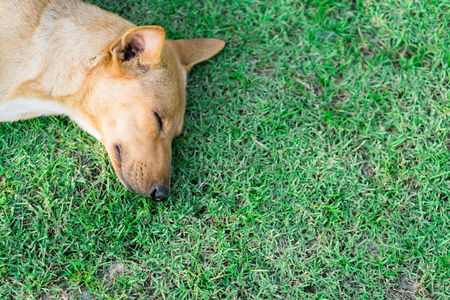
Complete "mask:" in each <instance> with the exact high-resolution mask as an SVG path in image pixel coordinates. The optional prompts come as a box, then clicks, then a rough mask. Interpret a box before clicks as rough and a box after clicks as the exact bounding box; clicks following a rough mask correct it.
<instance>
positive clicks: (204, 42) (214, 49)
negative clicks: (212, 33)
mask: <svg viewBox="0 0 450 300" xmlns="http://www.w3.org/2000/svg"><path fill="white" fill-rule="evenodd" d="M167 42H168V43H170V44H171V46H172V47H173V49H174V50H175V51H176V52H177V54H178V57H179V58H180V62H181V64H182V65H183V66H184V68H185V69H186V71H189V70H191V69H192V67H193V66H194V65H195V64H198V63H199V62H202V61H204V60H207V59H208V58H211V57H212V56H214V55H216V54H217V53H218V52H219V51H220V50H222V49H223V47H224V46H225V43H224V42H223V41H221V40H218V39H193V40H174V41H167Z"/></svg>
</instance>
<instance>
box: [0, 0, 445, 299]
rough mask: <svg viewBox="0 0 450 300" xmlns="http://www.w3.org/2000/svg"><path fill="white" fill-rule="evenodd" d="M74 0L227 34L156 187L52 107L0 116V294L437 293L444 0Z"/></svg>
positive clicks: (194, 80) (191, 97)
mask: <svg viewBox="0 0 450 300" xmlns="http://www.w3.org/2000/svg"><path fill="white" fill-rule="evenodd" d="M91 2H92V3H95V4H97V5H99V6H101V7H102V8H104V9H106V10H109V11H112V12H115V13H118V14H119V15H121V16H123V17H124V18H126V19H128V20H131V21H132V22H134V23H136V24H138V25H147V24H155V25H161V26H163V27H164V28H165V29H166V31H167V36H168V38H169V39H178V38H202V37H215V38H220V39H222V40H224V41H225V42H226V48H225V49H224V50H223V51H222V52H221V53H220V54H218V55H217V56H216V57H214V58H213V59H211V60H209V61H207V62H204V63H202V64H200V65H198V66H196V67H195V68H194V69H193V71H192V72H191V74H190V75H189V82H188V89H187V91H188V99H187V112H186V118H185V127H184V130H183V133H182V135H181V136H180V137H179V138H178V139H176V140H175V142H174V149H173V156H174V159H173V178H172V191H171V197H170V199H169V200H168V201H167V202H163V203H156V202H154V201H152V200H150V199H148V198H145V197H142V196H139V195H136V194H133V193H131V192H129V191H127V190H126V189H125V188H124V187H123V186H122V185H121V184H120V183H119V181H118V179H117V178H116V175H115V174H114V172H113V170H112V167H111V165H110V163H109V162H108V157H107V154H106V151H105V150H104V149H103V147H102V145H101V144H100V143H99V142H97V141H96V140H94V139H93V138H92V137H90V136H88V135H87V134H86V133H84V132H83V131H82V130H81V129H80V128H79V127H77V126H76V125H75V124H74V123H73V122H71V121H70V120H69V119H67V118H65V117H47V118H39V119H34V120H29V121H21V122H17V123H12V124H9V123H0V298H1V299H35V298H42V299H50V298H51V297H53V298H55V299H79V298H80V299H88V298H83V297H88V295H90V297H91V299H140V298H144V299H449V297H450V250H449V249H450V241H449V237H450V203H449V195H450V164H449V160H450V153H449V149H450V124H449V118H448V116H449V114H450V100H449V96H450V93H449V91H448V88H449V87H448V82H449V75H450V74H449V64H450V55H449V53H450V52H449V47H450V36H449V27H448V26H449V23H450V18H449V13H450V2H448V1H433V0H430V1H406V0H403V1H400V0H386V1H361V0H356V1H344V0H341V1H335V0H330V1H290V0H273V1H256V0H243V1H225V0H217V1H209V0H207V1H181V0H172V1H146V0H132V1H112V0H95V1H94V0H93V1H91ZM0 13H1V12H0Z"/></svg>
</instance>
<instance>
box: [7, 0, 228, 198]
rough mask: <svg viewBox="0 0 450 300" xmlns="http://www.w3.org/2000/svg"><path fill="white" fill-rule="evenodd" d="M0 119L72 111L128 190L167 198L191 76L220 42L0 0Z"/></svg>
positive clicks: (85, 10)
mask: <svg viewBox="0 0 450 300" xmlns="http://www.w3.org/2000/svg"><path fill="white" fill-rule="evenodd" d="M0 35H1V37H2V41H1V42H0V121H16V120H22V119H28V118H33V117H38V116H42V115H50V114H66V115H68V116H69V117H71V118H72V119H73V120H74V121H76V122H77V123H78V124H79V125H80V126H81V127H82V128H84V129H85V130H86V131H87V132H89V133H90V134H92V135H93V136H95V137H96V138H97V139H99V140H101V141H102V142H103V144H104V145H105V147H106V149H107V151H108V153H109V156H110V159H111V162H112V164H113V167H114V170H115V172H116V173H117V175H118V177H119V178H120V180H121V181H122V183H123V184H124V185H126V186H127V187H128V188H129V189H130V190H133V191H135V192H138V193H141V194H144V195H152V196H153V197H154V198H156V199H165V198H167V195H168V189H169V184H170V174H171V152H172V150H171V144H172V140H173V138H174V137H176V136H178V135H179V134H180V132H181V130H182V126H183V116H184V110H185V87H186V73H187V72H188V71H189V70H190V69H191V68H192V66H193V65H194V64H196V63H198V62H201V61H203V60H206V59H208V58H210V57H211V56H213V55H215V54H216V53H217V52H219V51H220V50H221V49H222V48H223V46H224V43H223V42H222V41H220V40H216V39H197V40H176V41H169V40H165V32H164V30H163V29H162V28H161V27H158V26H145V27H137V26H135V25H134V24H132V23H130V22H128V21H126V20H124V19H122V18H121V17H119V16H117V15H115V14H112V13H109V12H106V11H104V10H102V9H100V8H98V7H96V6H93V5H90V4H87V3H84V2H82V1H81V0H27V1H24V0H6V1H5V0H0Z"/></svg>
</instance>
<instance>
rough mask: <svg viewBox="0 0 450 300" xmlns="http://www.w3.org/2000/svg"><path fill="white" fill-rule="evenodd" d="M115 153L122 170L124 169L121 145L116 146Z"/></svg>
mask: <svg viewBox="0 0 450 300" xmlns="http://www.w3.org/2000/svg"><path fill="white" fill-rule="evenodd" d="M114 152H115V153H116V158H117V162H118V163H119V166H120V169H122V147H121V146H120V145H117V144H116V145H115V146H114Z"/></svg>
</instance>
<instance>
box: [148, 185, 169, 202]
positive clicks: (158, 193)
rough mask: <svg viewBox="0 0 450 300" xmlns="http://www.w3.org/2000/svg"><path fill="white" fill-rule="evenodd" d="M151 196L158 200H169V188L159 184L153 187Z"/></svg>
mask: <svg viewBox="0 0 450 300" xmlns="http://www.w3.org/2000/svg"><path fill="white" fill-rule="evenodd" d="M150 196H152V198H153V200H156V201H164V200H167V198H169V189H168V188H166V187H165V186H161V185H158V184H157V185H155V186H154V187H153V188H152V190H151V192H150Z"/></svg>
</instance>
